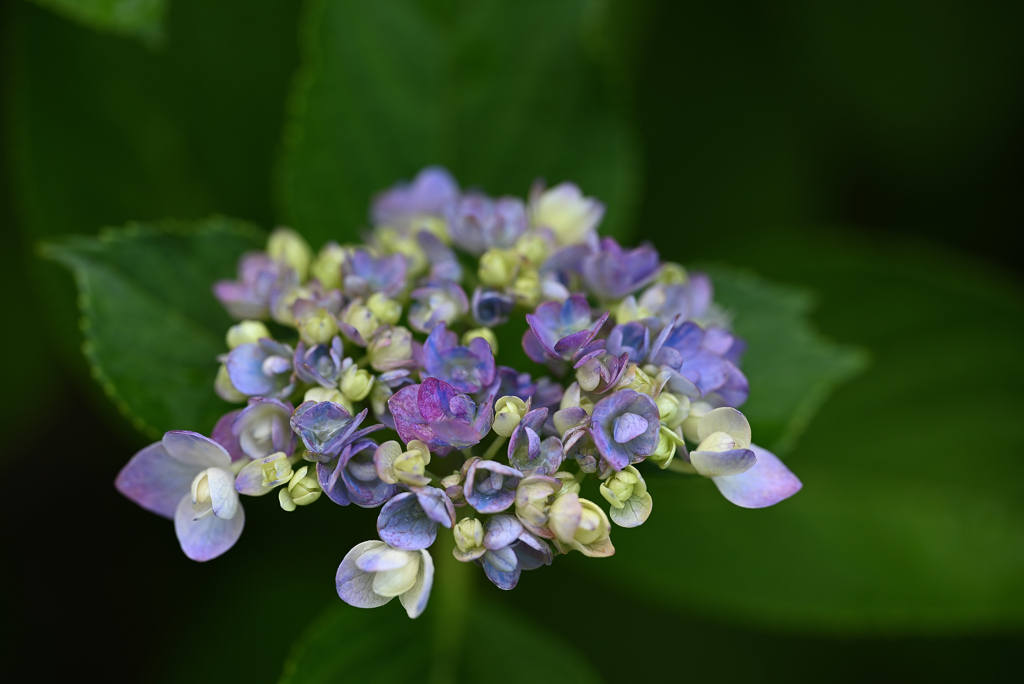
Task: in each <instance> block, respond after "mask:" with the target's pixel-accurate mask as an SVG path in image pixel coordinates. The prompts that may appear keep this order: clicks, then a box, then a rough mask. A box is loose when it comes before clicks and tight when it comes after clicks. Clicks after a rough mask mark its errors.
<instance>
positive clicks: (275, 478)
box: [261, 451, 292, 487]
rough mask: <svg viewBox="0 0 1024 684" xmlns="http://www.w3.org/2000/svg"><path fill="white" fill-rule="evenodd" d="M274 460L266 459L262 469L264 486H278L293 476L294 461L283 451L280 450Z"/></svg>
mask: <svg viewBox="0 0 1024 684" xmlns="http://www.w3.org/2000/svg"><path fill="white" fill-rule="evenodd" d="M273 456H276V457H277V458H275V459H274V460H272V461H267V460H266V459H262V460H264V461H266V462H265V463H264V464H263V466H262V468H261V470H262V472H263V486H264V487H276V486H277V485H279V484H281V483H283V482H285V481H287V480H290V479H291V477H292V462H291V461H290V460H289V459H288V457H287V456H285V454H284V452H283V451H278V452H277V453H276V454H273Z"/></svg>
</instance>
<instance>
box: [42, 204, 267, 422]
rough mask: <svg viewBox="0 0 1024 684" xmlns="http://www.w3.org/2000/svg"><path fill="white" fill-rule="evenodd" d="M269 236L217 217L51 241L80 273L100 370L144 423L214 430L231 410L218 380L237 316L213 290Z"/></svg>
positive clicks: (93, 357)
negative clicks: (227, 336)
mask: <svg viewBox="0 0 1024 684" xmlns="http://www.w3.org/2000/svg"><path fill="white" fill-rule="evenodd" d="M263 239H264V238H263V234H262V232H261V231H260V230H259V229H257V228H256V227H255V226H253V225H252V224H249V223H245V222H242V221H237V220H233V219H227V218H223V217H213V218H210V219H206V220H205V221H200V222H196V223H183V222H176V221H166V222H163V223H159V224H132V225H129V226H127V227H126V228H123V229H120V230H107V231H104V232H103V233H101V234H100V236H99V237H96V238H90V237H81V236H70V237H68V238H66V239H64V240H62V241H55V242H51V243H48V244H46V245H44V246H43V248H42V252H43V255H44V256H46V257H48V258H50V259H53V260H55V261H59V262H61V263H62V264H64V265H65V266H67V267H69V268H70V269H71V270H72V271H74V274H75V281H76V282H77V284H78V290H79V300H78V301H79V308H80V310H81V314H82V319H81V328H82V332H83V334H84V336H85V342H84V343H83V345H82V349H83V351H84V352H85V355H86V357H87V358H88V360H89V363H90V365H91V367H92V372H93V376H94V377H95V378H96V379H97V380H98V381H99V382H100V384H101V385H102V386H103V389H104V391H106V393H107V394H108V395H109V396H110V397H111V399H113V401H114V402H115V403H116V404H117V406H118V408H119V409H120V410H121V411H122V412H123V413H124V414H125V415H126V416H127V417H129V418H130V419H131V420H132V422H133V424H134V425H135V427H136V428H138V429H139V430H142V431H144V432H146V433H147V434H149V435H150V436H154V437H155V436H159V435H160V434H161V433H163V432H165V431H167V430H195V431H197V432H206V433H208V432H209V430H211V429H212V428H213V426H214V423H215V422H216V420H217V418H218V417H219V416H221V415H222V414H224V413H225V412H226V411H227V410H228V409H229V408H230V407H229V406H228V404H226V403H225V402H223V401H222V400H220V399H219V398H218V397H217V396H216V394H214V392H213V381H214V377H215V376H216V372H217V361H216V357H217V355H219V354H223V353H225V352H226V351H227V348H226V346H225V342H224V334H225V332H226V331H227V329H228V327H229V326H230V325H231V319H230V318H229V317H228V315H227V313H225V312H224V310H223V309H222V308H221V305H220V303H219V302H217V300H216V299H215V298H214V297H213V294H212V292H211V289H210V288H211V285H212V284H213V283H214V281H216V280H218V279H220V278H231V277H234V275H235V265H236V263H237V261H238V257H239V256H240V255H241V254H242V253H243V252H244V251H246V250H252V249H259V248H261V247H262V246H263Z"/></svg>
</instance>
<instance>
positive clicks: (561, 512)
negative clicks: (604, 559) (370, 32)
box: [548, 494, 615, 556]
mask: <svg viewBox="0 0 1024 684" xmlns="http://www.w3.org/2000/svg"><path fill="white" fill-rule="evenodd" d="M548 527H549V528H550V529H551V531H552V532H553V533H554V535H555V539H556V540H558V542H559V543H560V544H561V545H564V546H568V547H569V548H572V549H576V550H577V551H579V552H580V553H582V554H584V555H586V556H610V555H612V554H613V553H615V548H614V547H613V546H612V543H611V539H610V538H609V532H610V528H611V524H610V523H609V522H608V516H606V515H605V513H604V511H602V510H601V509H600V508H599V507H598V506H597V504H595V503H593V502H592V501H587V500H586V499H581V498H579V495H577V494H567V495H565V496H560V497H558V498H556V499H555V500H554V502H553V503H552V504H551V507H550V508H549V509H548Z"/></svg>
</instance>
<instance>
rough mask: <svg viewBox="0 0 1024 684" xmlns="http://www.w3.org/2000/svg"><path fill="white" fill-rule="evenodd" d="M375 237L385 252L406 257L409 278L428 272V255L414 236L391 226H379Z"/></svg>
mask: <svg viewBox="0 0 1024 684" xmlns="http://www.w3.org/2000/svg"><path fill="white" fill-rule="evenodd" d="M374 236H375V237H376V238H377V242H379V243H380V246H381V247H383V248H384V251H385V252H389V253H392V254H401V255H402V256H404V257H405V264H406V274H407V275H408V276H409V278H413V277H415V276H417V275H420V274H421V273H423V272H424V271H426V270H427V267H428V265H429V264H428V262H427V255H426V254H424V253H423V248H422V247H420V245H419V243H418V242H417V241H416V238H415V237H413V236H412V235H409V234H406V233H403V232H399V231H398V230H396V229H394V228H392V227H390V226H378V227H377V228H376V229H374Z"/></svg>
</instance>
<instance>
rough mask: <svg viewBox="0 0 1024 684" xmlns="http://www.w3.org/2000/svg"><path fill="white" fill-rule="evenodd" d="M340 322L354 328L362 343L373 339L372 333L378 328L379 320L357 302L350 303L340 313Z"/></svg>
mask: <svg viewBox="0 0 1024 684" xmlns="http://www.w3.org/2000/svg"><path fill="white" fill-rule="evenodd" d="M342 321H343V322H344V323H346V324H348V325H351V326H352V327H353V328H355V329H356V331H358V332H359V334H360V335H361V336H362V338H363V341H364V342H369V341H370V340H371V339H372V338H373V333H375V332H377V329H378V328H380V320H379V319H378V318H377V317H376V316H374V315H373V312H372V311H370V309H368V308H367V307H366V306H365V305H364V304H362V303H361V302H359V301H355V302H352V303H351V304H349V305H348V307H347V308H346V309H345V311H343V312H342Z"/></svg>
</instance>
